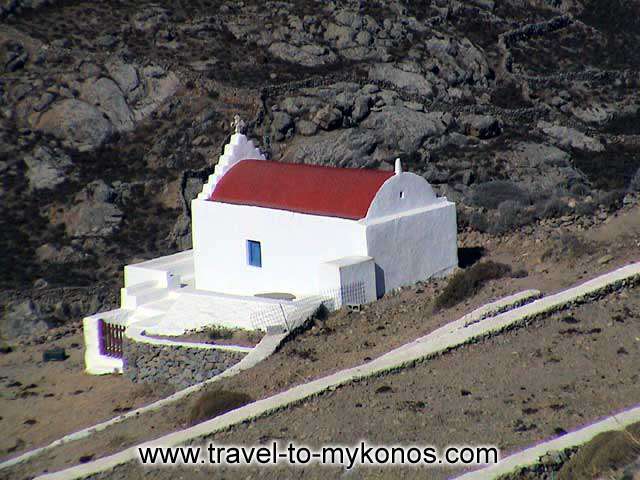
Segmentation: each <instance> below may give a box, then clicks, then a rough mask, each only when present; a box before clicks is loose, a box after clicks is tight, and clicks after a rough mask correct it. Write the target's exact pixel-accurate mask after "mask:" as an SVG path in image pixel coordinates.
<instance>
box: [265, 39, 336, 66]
mask: <svg viewBox="0 0 640 480" xmlns="http://www.w3.org/2000/svg"><path fill="white" fill-rule="evenodd" d="M269 52H270V53H271V55H273V56H274V57H277V58H279V59H281V60H284V61H285V62H289V63H295V64H297V65H302V66H304V67H319V66H323V65H330V64H332V63H335V62H336V60H337V59H338V57H336V54H335V53H333V52H332V51H331V50H329V49H328V48H326V47H323V46H320V45H316V44H309V45H302V46H301V47H298V46H296V45H291V44H290V43H285V42H274V43H272V44H271V46H269Z"/></svg>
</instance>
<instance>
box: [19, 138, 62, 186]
mask: <svg viewBox="0 0 640 480" xmlns="http://www.w3.org/2000/svg"><path fill="white" fill-rule="evenodd" d="M24 163H26V165H27V173H26V175H27V179H28V180H29V189H30V190H38V189H45V188H53V187H55V186H57V185H59V184H61V183H62V182H64V181H65V178H66V176H65V169H66V167H69V166H71V159H70V158H69V156H68V155H66V154H65V153H64V152H60V151H55V152H52V151H51V150H50V149H49V148H48V147H41V146H40V147H37V148H36V149H35V150H34V151H33V153H32V154H31V155H26V156H25V157H24Z"/></svg>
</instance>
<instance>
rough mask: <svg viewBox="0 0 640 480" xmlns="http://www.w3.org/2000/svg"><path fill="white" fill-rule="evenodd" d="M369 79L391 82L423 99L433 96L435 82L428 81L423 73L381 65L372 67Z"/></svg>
mask: <svg viewBox="0 0 640 480" xmlns="http://www.w3.org/2000/svg"><path fill="white" fill-rule="evenodd" d="M369 79H370V80H375V81H385V82H389V83H391V84H393V85H395V86H396V87H397V88H399V89H401V90H404V91H405V92H407V93H410V94H414V95H421V96H423V97H432V96H433V82H431V81H429V80H427V78H425V76H424V75H423V74H422V73H419V72H416V71H411V70H403V69H401V68H398V67H396V66H394V65H392V64H390V63H379V64H377V65H374V66H372V67H371V68H370V69H369Z"/></svg>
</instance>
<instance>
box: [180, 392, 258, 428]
mask: <svg viewBox="0 0 640 480" xmlns="http://www.w3.org/2000/svg"><path fill="white" fill-rule="evenodd" d="M252 401H253V399H252V398H251V397H250V396H249V395H247V394H246V393H240V392H229V391H226V390H214V391H211V392H203V393H201V394H200V395H199V396H198V397H197V398H196V399H195V401H194V402H193V403H192V405H191V408H190V409H189V417H188V419H187V421H188V422H189V425H195V424H196V423H200V422H204V421H205V420H209V419H210V418H214V417H217V416H219V415H222V414H223V413H227V412H230V411H231V410H235V409H236V408H239V407H241V406H243V405H246V404H247V403H251V402H252Z"/></svg>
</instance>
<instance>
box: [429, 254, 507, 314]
mask: <svg viewBox="0 0 640 480" xmlns="http://www.w3.org/2000/svg"><path fill="white" fill-rule="evenodd" d="M510 273H511V267H510V266H509V265H505V264H504V263H498V262H492V261H488V262H480V263H476V264H475V265H473V266H472V267H470V268H468V269H466V270H460V271H458V272H456V273H455V274H454V275H453V276H452V277H451V279H450V280H449V283H448V284H447V286H446V287H445V288H444V290H443V291H442V293H440V295H438V296H437V297H436V299H435V301H434V308H435V309H436V310H440V309H442V308H449V307H453V306H454V305H456V304H458V303H460V302H462V301H463V300H465V299H467V298H469V297H471V296H472V295H474V294H475V293H476V292H477V291H478V290H480V288H482V286H483V285H484V284H485V282H488V281H489V280H495V279H497V278H502V277H504V276H506V275H508V274H510Z"/></svg>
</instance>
